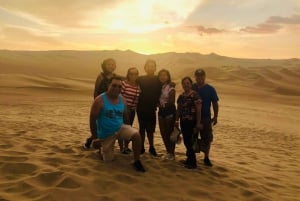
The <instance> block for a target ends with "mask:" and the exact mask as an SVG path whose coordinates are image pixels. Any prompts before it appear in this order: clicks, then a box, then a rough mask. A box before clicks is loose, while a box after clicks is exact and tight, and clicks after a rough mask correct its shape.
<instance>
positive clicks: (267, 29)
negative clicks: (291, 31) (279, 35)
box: [240, 23, 281, 34]
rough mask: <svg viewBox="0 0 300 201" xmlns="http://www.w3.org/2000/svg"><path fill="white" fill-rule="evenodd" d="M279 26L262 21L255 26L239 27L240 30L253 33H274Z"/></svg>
mask: <svg viewBox="0 0 300 201" xmlns="http://www.w3.org/2000/svg"><path fill="white" fill-rule="evenodd" d="M280 28H281V26H280V25H276V24H268V23H263V24H259V25H257V26H255V27H251V26H248V27H246V28H242V29H240V31H242V32H247V33H255V34H257V33H258V34H270V33H276V32H277V31H278V30H279V29H280Z"/></svg>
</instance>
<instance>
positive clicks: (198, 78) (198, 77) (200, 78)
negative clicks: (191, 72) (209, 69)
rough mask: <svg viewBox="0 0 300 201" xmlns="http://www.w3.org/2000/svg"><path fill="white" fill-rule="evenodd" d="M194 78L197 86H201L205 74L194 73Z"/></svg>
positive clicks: (203, 82)
mask: <svg viewBox="0 0 300 201" xmlns="http://www.w3.org/2000/svg"><path fill="white" fill-rule="evenodd" d="M195 80H196V82H197V85H198V86H203V85H204V84H205V75H195Z"/></svg>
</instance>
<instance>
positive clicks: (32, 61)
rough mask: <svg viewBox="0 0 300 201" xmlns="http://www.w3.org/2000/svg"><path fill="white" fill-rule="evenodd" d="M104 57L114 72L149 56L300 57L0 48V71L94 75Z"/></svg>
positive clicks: (221, 60)
mask: <svg viewBox="0 0 300 201" xmlns="http://www.w3.org/2000/svg"><path fill="white" fill-rule="evenodd" d="M106 58H114V59H115V60H116V62H117V72H119V73H122V74H124V73H125V72H126V70H127V69H128V68H129V67H132V66H135V67H137V68H138V69H139V70H140V72H141V73H143V65H144V63H145V61H146V60H147V59H149V58H151V59H154V60H156V61H157V65H158V69H161V68H166V69H172V70H175V71H179V73H181V72H188V71H193V70H194V69H195V68H198V67H204V68H210V67H222V68H230V67H247V68H248V67H266V66H269V67H279V66H281V67H300V60H299V59H297V58H293V59H241V58H231V57H225V56H220V55H217V54H215V53H211V54H207V55H204V54H200V53H176V52H168V53H161V54H152V55H143V54H139V53H136V52H133V51H131V50H126V51H120V50H99V51H76V50H53V51H13V50H0V70H1V72H0V73H17V74H30V75H32V73H33V72H34V74H36V75H47V76H55V75H56V74H57V73H56V72H59V74H60V75H63V76H70V77H83V78H94V77H95V76H96V75H95V74H97V73H98V72H99V71H100V64H101V62H102V61H103V60H104V59H106Z"/></svg>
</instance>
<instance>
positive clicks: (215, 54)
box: [0, 49, 300, 60]
mask: <svg viewBox="0 0 300 201" xmlns="http://www.w3.org/2000/svg"><path fill="white" fill-rule="evenodd" d="M0 51H15V52H18V51H20V52H59V51H70V52H71V51H73V52H99V51H121V52H128V51H130V52H133V53H136V54H141V55H144V56H151V55H159V54H169V53H175V54H199V55H206V56H209V55H214V56H219V57H227V58H232V59H255V60H294V59H297V60H300V57H290V58H271V57H270V58H251V57H233V56H226V55H220V54H217V53H215V52H211V53H208V54H203V53H200V52H189V51H187V52H172V51H171V52H159V53H151V54H146V53H141V52H137V51H134V50H131V49H126V50H120V49H102V50H101V49H98V50H79V49H78V50H75V49H56V50H25V49H0Z"/></svg>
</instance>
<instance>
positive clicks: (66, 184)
mask: <svg viewBox="0 0 300 201" xmlns="http://www.w3.org/2000/svg"><path fill="white" fill-rule="evenodd" d="M57 187H60V188H72V189H73V188H79V187H80V184H78V183H77V182H76V181H74V180H73V179H71V178H68V177H67V178H65V179H64V180H63V181H62V182H61V183H60V184H58V185H57Z"/></svg>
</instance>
